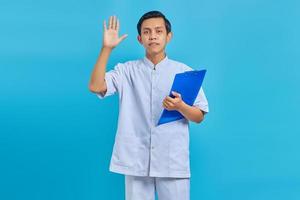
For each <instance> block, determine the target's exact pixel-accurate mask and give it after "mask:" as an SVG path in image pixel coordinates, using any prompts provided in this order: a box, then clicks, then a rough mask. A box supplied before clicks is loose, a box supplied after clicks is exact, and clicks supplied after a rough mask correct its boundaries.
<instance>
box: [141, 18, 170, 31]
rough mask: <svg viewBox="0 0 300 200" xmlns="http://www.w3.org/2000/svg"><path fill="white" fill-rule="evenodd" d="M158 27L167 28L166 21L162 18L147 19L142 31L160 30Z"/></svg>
mask: <svg viewBox="0 0 300 200" xmlns="http://www.w3.org/2000/svg"><path fill="white" fill-rule="evenodd" d="M158 27H161V28H164V27H165V21H164V19H163V18H161V17H157V18H150V19H146V20H145V21H143V23H142V29H144V28H150V29H152V28H158Z"/></svg>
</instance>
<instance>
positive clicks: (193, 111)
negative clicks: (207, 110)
mask: <svg viewBox="0 0 300 200" xmlns="http://www.w3.org/2000/svg"><path fill="white" fill-rule="evenodd" d="M178 111H179V112H180V113H181V114H182V115H183V116H184V117H185V118H186V119H188V120H190V121H193V122H196V123H200V122H201V121H202V120H203V119H204V115H203V112H202V111H201V110H200V109H199V108H197V107H194V106H190V105H188V104H186V103H184V102H182V104H181V106H180V107H179V109H178Z"/></svg>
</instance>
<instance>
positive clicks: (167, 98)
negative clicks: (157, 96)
mask: <svg viewBox="0 0 300 200" xmlns="http://www.w3.org/2000/svg"><path fill="white" fill-rule="evenodd" d="M166 100H167V101H169V102H173V101H174V98H172V97H170V96H167V97H166Z"/></svg>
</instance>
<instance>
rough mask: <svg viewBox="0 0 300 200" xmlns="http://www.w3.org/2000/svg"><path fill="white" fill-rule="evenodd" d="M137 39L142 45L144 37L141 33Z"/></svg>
mask: <svg viewBox="0 0 300 200" xmlns="http://www.w3.org/2000/svg"><path fill="white" fill-rule="evenodd" d="M137 40H138V41H139V43H140V44H141V45H142V44H143V42H142V37H141V36H140V35H138V36H137Z"/></svg>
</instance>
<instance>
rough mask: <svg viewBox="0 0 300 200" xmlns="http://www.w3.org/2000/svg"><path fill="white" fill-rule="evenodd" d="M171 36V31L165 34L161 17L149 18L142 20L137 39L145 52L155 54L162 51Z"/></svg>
mask: <svg viewBox="0 0 300 200" xmlns="http://www.w3.org/2000/svg"><path fill="white" fill-rule="evenodd" d="M171 38H172V33H171V32H170V33H168V34H167V30H166V26H165V21H164V19H163V18H150V19H146V20H145V21H143V23H142V26H141V35H139V36H138V41H139V42H140V43H141V44H142V45H143V46H144V47H145V49H146V51H147V53H149V54H151V55H156V54H159V53H162V52H164V49H165V47H166V45H167V43H168V42H169V41H170V40H171Z"/></svg>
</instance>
